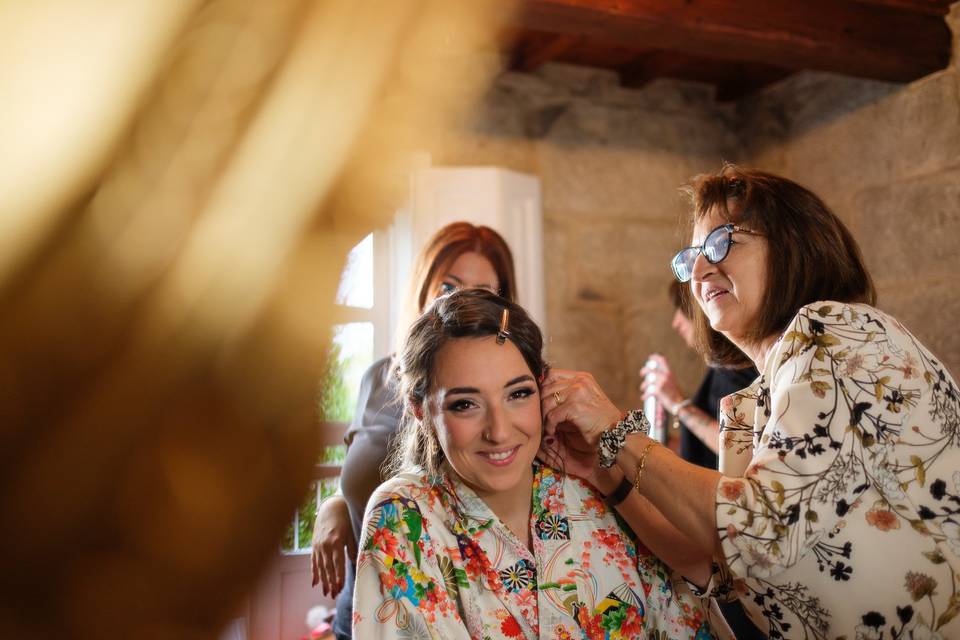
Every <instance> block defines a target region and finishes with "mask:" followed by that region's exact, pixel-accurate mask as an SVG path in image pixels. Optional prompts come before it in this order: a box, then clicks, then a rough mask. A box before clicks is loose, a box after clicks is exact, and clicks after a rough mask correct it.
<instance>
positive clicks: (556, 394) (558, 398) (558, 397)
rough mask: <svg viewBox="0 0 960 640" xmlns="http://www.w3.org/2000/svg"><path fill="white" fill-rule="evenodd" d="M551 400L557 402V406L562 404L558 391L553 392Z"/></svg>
mask: <svg viewBox="0 0 960 640" xmlns="http://www.w3.org/2000/svg"><path fill="white" fill-rule="evenodd" d="M553 399H554V400H556V401H557V404H563V396H562V395H560V392H559V391H554V392H553Z"/></svg>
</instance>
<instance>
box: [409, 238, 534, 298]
mask: <svg viewBox="0 0 960 640" xmlns="http://www.w3.org/2000/svg"><path fill="white" fill-rule="evenodd" d="M470 252H473V253H478V254H480V255H482V256H483V257H484V258H486V259H487V260H489V261H490V264H491V265H492V266H493V270H494V271H496V272H497V279H498V280H499V281H500V290H499V291H498V292H497V293H499V294H500V296H501V297H503V298H506V299H507V300H510V301H514V300H516V298H517V279H516V276H515V275H514V270H513V254H511V253H510V247H508V246H507V242H506V241H505V240H504V239H503V237H502V236H501V235H500V234H499V233H497V232H496V231H494V230H493V229H491V228H490V227H485V226H483V225H473V224H470V223H469V222H453V223H451V224H448V225H447V226H445V227H443V228H442V229H440V230H439V231H437V232H436V233H435V234H433V236H432V237H431V238H430V240H429V241H427V244H426V246H425V247H424V248H423V251H422V252H421V253H420V256H419V258H418V259H417V264H416V267H415V268H414V275H415V277H414V280H413V281H414V282H416V283H417V285H416V286H417V291H416V303H417V310H418V311H419V312H423V309H424V307H426V305H427V302H428V301H429V299H430V287H431V285H433V284H434V283H435V282H436V281H437V279H438V278H441V277H443V275H444V274H445V273H446V272H447V270H448V269H450V267H451V266H452V265H453V263H454V262H456V261H457V258H459V257H460V256H462V255H463V254H465V253H470Z"/></svg>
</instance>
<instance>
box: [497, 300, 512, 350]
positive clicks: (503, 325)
mask: <svg viewBox="0 0 960 640" xmlns="http://www.w3.org/2000/svg"><path fill="white" fill-rule="evenodd" d="M509 326H510V310H509V309H504V310H503V315H502V316H500V330H499V331H497V344H503V343H504V342H506V341H507V338H509V337H510V331H509V330H508V329H507V327H509Z"/></svg>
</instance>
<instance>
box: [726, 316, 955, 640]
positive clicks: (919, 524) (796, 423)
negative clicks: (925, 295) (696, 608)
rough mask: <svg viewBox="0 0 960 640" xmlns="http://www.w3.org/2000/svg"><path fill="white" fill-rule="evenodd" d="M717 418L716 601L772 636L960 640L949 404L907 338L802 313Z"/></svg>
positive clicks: (943, 387) (881, 323)
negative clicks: (726, 601)
mask: <svg viewBox="0 0 960 640" xmlns="http://www.w3.org/2000/svg"><path fill="white" fill-rule="evenodd" d="M720 413H721V435H720V443H721V452H720V471H721V473H722V474H723V475H724V478H723V479H721V481H720V484H719V485H718V489H717V497H716V500H717V512H716V513H717V526H718V530H719V534H720V540H721V543H722V549H723V555H724V559H725V565H726V566H725V567H724V571H721V572H720V573H716V574H715V575H714V578H713V580H712V581H711V582H712V584H711V588H712V589H713V593H714V594H715V595H718V596H720V595H722V594H723V592H724V591H726V592H727V595H737V596H739V597H740V599H741V601H742V602H743V604H744V607H745V608H746V609H747V612H748V613H749V614H750V616H751V617H752V618H753V619H754V621H755V622H756V623H757V624H758V626H760V628H761V630H767V632H768V634H769V636H770V637H771V638H805V639H806V638H811V639H812V638H830V639H834V638H846V639H847V640H854V639H857V640H868V639H869V640H877V639H881V638H882V639H884V640H886V639H892V638H912V639H915V640H918V639H923V640H935V639H942V640H947V639H949V638H960V617H958V616H957V614H958V613H960V589H958V588H960V580H958V575H960V448H958V445H960V417H958V415H960V402H958V395H957V385H956V383H955V382H954V380H953V378H951V377H950V374H949V373H948V372H947V370H946V369H945V368H944V366H943V364H942V363H940V362H939V361H938V360H937V359H936V358H935V357H934V356H933V355H932V354H931V353H930V352H929V351H927V350H926V349H925V348H924V347H923V345H921V344H920V343H919V342H918V341H917V339H916V338H915V337H913V336H912V335H911V334H910V333H909V332H908V331H907V330H906V329H905V328H904V327H903V326H902V325H901V324H900V323H899V322H897V321H896V320H895V319H893V318H891V317H890V316H888V315H886V314H884V313H882V312H880V311H878V310H876V309H874V308H872V307H869V306H866V305H861V304H843V303H838V302H817V303H813V304H811V305H807V306H805V307H803V308H802V309H801V310H800V312H799V313H798V315H797V316H796V317H795V318H794V320H793V322H792V323H791V325H790V327H789V328H788V329H787V331H786V332H785V333H784V335H783V336H782V337H781V338H780V340H779V341H778V342H777V343H776V345H775V346H774V347H773V349H772V351H771V353H770V354H769V356H768V358H767V362H766V366H765V368H764V370H763V371H762V372H761V376H760V377H759V378H758V379H757V381H755V382H754V383H753V384H752V385H751V386H750V387H748V388H747V389H745V390H743V391H741V392H738V393H735V394H733V395H731V396H727V397H726V398H724V400H723V401H722V402H721V407H720ZM726 570H728V573H727V571H726Z"/></svg>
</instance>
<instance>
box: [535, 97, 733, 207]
mask: <svg viewBox="0 0 960 640" xmlns="http://www.w3.org/2000/svg"><path fill="white" fill-rule="evenodd" d="M725 135H726V132H725V130H724V129H723V127H722V125H720V124H718V123H716V122H714V121H712V120H710V119H703V118H695V117H688V116H685V115H676V114H674V115H668V114H663V113H656V114H653V113H650V112H645V111H638V110H631V109H621V108H609V107H607V106H605V105H593V104H588V103H581V102H578V103H574V104H572V105H570V107H569V108H568V109H566V110H565V111H564V112H563V113H562V114H560V115H559V116H558V117H557V118H556V120H555V122H554V123H553V125H552V127H551V129H550V131H549V132H548V133H547V134H546V135H545V137H544V138H543V140H541V141H540V142H539V143H538V145H537V149H538V166H539V169H540V176H541V178H542V179H543V184H544V190H543V194H544V207H545V209H546V210H547V211H550V212H563V213H565V214H570V215H573V216H581V215H584V214H586V215H590V216H595V215H597V214H598V213H600V214H601V215H604V216H613V217H618V218H631V219H635V218H641V217H645V218H648V219H660V220H663V219H667V220H674V219H676V216H677V215H679V213H680V212H681V211H683V201H682V198H680V196H679V194H678V191H677V188H678V187H679V186H680V185H681V184H683V183H684V182H686V181H687V180H688V179H689V178H690V177H691V176H693V175H695V174H697V173H701V172H703V171H707V170H715V169H716V168H717V167H719V165H720V163H721V161H722V160H723V159H724V158H723V155H724V152H723V142H724V141H725V140H726V138H725Z"/></svg>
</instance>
